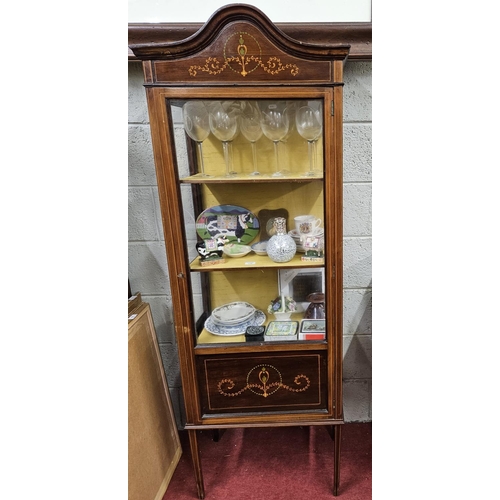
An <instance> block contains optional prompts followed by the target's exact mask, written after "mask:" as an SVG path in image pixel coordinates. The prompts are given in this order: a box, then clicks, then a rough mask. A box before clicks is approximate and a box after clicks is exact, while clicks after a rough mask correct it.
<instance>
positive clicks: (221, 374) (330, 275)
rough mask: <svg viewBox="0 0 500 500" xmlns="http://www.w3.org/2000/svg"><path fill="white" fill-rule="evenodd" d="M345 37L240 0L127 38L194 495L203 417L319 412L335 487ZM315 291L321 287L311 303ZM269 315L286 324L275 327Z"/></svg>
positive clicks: (290, 416) (299, 422)
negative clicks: (144, 121) (165, 35)
mask: <svg viewBox="0 0 500 500" xmlns="http://www.w3.org/2000/svg"><path fill="white" fill-rule="evenodd" d="M349 48H350V46H349V45H347V44H336V45H328V46H325V45H312V44H308V43H301V42H300V41H297V40H294V39H292V38H290V37H288V36H287V35H285V34H284V33H283V32H282V31H280V30H279V29H278V28H277V27H276V26H275V25H274V24H273V23H272V22H271V21H270V20H269V19H268V18H267V17H266V16H265V15H264V14H263V13H262V12H261V11H259V10H258V9H256V8H254V7H252V6H248V5H243V4H234V5H229V6H226V7H223V8H221V9H220V10H218V11H217V12H215V13H214V14H213V15H212V17H211V18H210V19H209V20H208V21H207V22H206V23H205V24H204V25H203V26H202V28H201V29H200V30H199V31H198V32H196V33H195V34H194V35H192V36H190V37H188V38H186V39H184V40H181V41H176V42H169V43H139V44H134V45H130V49H131V50H132V52H133V53H134V55H135V56H136V57H137V58H138V59H139V60H141V61H142V64H143V71H144V79H145V84H144V86H145V90H146V94H147V102H148V110H149V117H150V124H151V136H152V144H153V151H154V160H155V166H156V174H157V181H158V192H159V199H160V206H161V216H162V223H163V231H164V237H165V247H166V258H167V262H168V272H169V279H170V286H171V293H172V304H173V314H174V323H175V333H176V339H177V345H178V354H179V360H180V371H181V377H182V388H183V396H184V401H185V411H186V426H185V427H186V429H187V431H188V434H189V439H190V447H191V451H192V457H193V466H194V471H195V479H196V483H197V488H198V496H199V498H204V495H205V492H204V485H203V476H202V463H201V460H200V453H199V449H198V443H197V432H198V431H199V430H201V429H212V430H214V431H217V430H220V429H225V428H235V427H256V426H261V427H264V426H265V427H275V428H276V432H279V427H280V426H312V425H323V426H326V428H327V430H328V433H329V434H330V436H331V437H332V438H333V443H332V451H333V452H334V477H333V495H337V493H338V488H339V479H340V442H341V428H342V424H343V422H344V420H343V408H342V310H343V307H342V262H343V261H342V134H343V131H342V126H343V98H342V93H343V68H344V64H345V61H346V59H347V57H348V54H349ZM306 215H307V216H309V219H311V220H313V221H318V220H319V222H318V224H319V226H317V227H316V229H312V231H311V232H310V233H309V234H307V226H304V227H306V229H304V230H303V231H302V228H303V226H301V225H300V224H301V221H296V218H297V217H299V216H306ZM304 219H307V218H304ZM283 220H284V224H285V230H283ZM290 242H293V244H291V243H290ZM256 243H260V244H261V245H255V244H256ZM266 245H267V246H266ZM287 245H288V246H287ZM290 246H291V247H292V250H290ZM271 249H273V250H272V251H271ZM276 249H277V250H276ZM276 252H277V253H276ZM287 252H288V253H287ZM290 254H291V255H290ZM312 293H316V294H319V295H320V296H321V297H323V302H322V304H321V307H316V308H315V311H316V312H317V311H318V310H321V311H320V312H321V315H317V316H313V317H312V318H311V316H310V307H309V301H310V297H311V294H312ZM287 297H288V298H287ZM290 300H291V302H290ZM287 301H289V302H290V304H292V305H291V306H290V307H291V308H292V310H291V311H289V313H290V314H289V318H285V320H283V321H281V320H282V318H279V316H280V315H279V314H275V313H279V312H285V313H286V312H287V311H286V309H285V310H283V307H282V303H283V302H287ZM316 305H317V304H316ZM276 306H279V307H278V308H276ZM273 308H274V309H273ZM308 315H309V316H308ZM304 318H308V321H304ZM311 319H312V320H314V321H311ZM276 322H278V325H276ZM271 323H274V325H273V326H274V327H275V329H276V326H277V327H278V331H280V330H283V335H282V336H279V337H272V336H271V335H270V334H269V335H267V333H268V328H269V325H270V324H271ZM249 327H250V328H249ZM256 327H260V328H256ZM256 330H258V331H257V332H256ZM309 330H310V332H309ZM254 333H257V334H258V335H257V336H256V337H254V338H252V335H253V334H254ZM262 333H264V335H262ZM287 335H288V336H287ZM327 437H328V434H327ZM328 439H330V438H329V437H328ZM290 473H291V474H292V473H293V471H290Z"/></svg>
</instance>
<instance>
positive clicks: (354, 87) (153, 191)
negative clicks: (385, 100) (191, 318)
mask: <svg viewBox="0 0 500 500" xmlns="http://www.w3.org/2000/svg"><path fill="white" fill-rule="evenodd" d="M344 79H345V87H344V411H345V420H346V422H369V421H371V418H372V413H371V408H372V406H371V341H372V328H371V304H372V299H371V290H372V283H371V242H372V238H371V223H372V210H371V206H372V205H371V200H372V197H371V191H372V190H371V187H372V186H371V158H372V155H371V132H372V123H371V62H351V61H348V62H347V63H346V65H345V75H344ZM142 84H143V75H142V68H141V63H139V62H129V95H128V100H129V108H128V109H129V178H128V184H129V215H128V220H129V234H128V238H129V243H128V246H129V267H128V273H129V274H128V279H129V280H130V286H131V290H132V293H136V292H140V293H141V295H142V297H143V299H144V301H146V302H148V303H149V304H150V305H151V310H152V314H153V321H154V324H155V328H156V334H157V336H158V342H159V345H160V351H161V355H162V358H163V366H164V369H165V373H166V376H167V380H168V384H169V388H170V393H171V397H172V403H173V406H174V411H175V415H176V419H177V424H178V426H179V428H182V427H183V425H184V422H185V417H184V403H183V399H182V386H181V378H180V371H179V360H178V356H177V346H176V340H175V332H174V326H173V315H172V301H171V295H170V286H169V282H168V270H167V263H166V257H165V245H164V238H163V229H162V225H161V214H160V205H159V199H158V188H157V183H156V176H155V168H154V161H153V152H152V146H151V135H150V130H149V118H148V112H147V106H146V97H145V91H144V88H143V86H142Z"/></svg>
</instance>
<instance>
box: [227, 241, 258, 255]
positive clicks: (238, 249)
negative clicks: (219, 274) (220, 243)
mask: <svg viewBox="0 0 500 500" xmlns="http://www.w3.org/2000/svg"><path fill="white" fill-rule="evenodd" d="M222 251H223V252H224V254H225V255H227V256H228V257H244V256H245V255H246V254H247V253H250V252H251V251H252V247H251V246H248V245H240V244H239V243H228V244H227V245H224V248H223V249H222Z"/></svg>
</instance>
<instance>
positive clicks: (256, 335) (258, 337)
mask: <svg viewBox="0 0 500 500" xmlns="http://www.w3.org/2000/svg"><path fill="white" fill-rule="evenodd" d="M265 331H266V327H265V326H249V327H248V328H247V329H246V332H245V341H246V342H259V341H262V340H264V332H265Z"/></svg>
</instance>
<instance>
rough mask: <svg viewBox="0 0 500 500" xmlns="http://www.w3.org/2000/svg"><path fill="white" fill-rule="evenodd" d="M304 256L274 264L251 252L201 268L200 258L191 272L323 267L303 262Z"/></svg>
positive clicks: (194, 263)
mask: <svg viewBox="0 0 500 500" xmlns="http://www.w3.org/2000/svg"><path fill="white" fill-rule="evenodd" d="M303 255H304V254H302V253H296V254H295V255H294V257H293V259H292V260H290V261H289V262H274V261H272V260H271V259H270V258H269V257H268V256H267V255H257V254H256V253H254V252H250V253H249V254H247V255H245V256H244V257H227V256H224V259H225V260H226V262H224V263H223V264H214V265H213V266H201V265H200V257H196V259H195V260H193V261H192V262H191V264H190V265H189V267H190V269H191V271H201V272H203V271H227V270H231V269H233V270H241V269H252V268H254V269H263V268H267V269H272V268H277V269H287V268H294V267H323V266H324V263H321V262H307V261H302V260H301V257H302V256H303Z"/></svg>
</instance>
